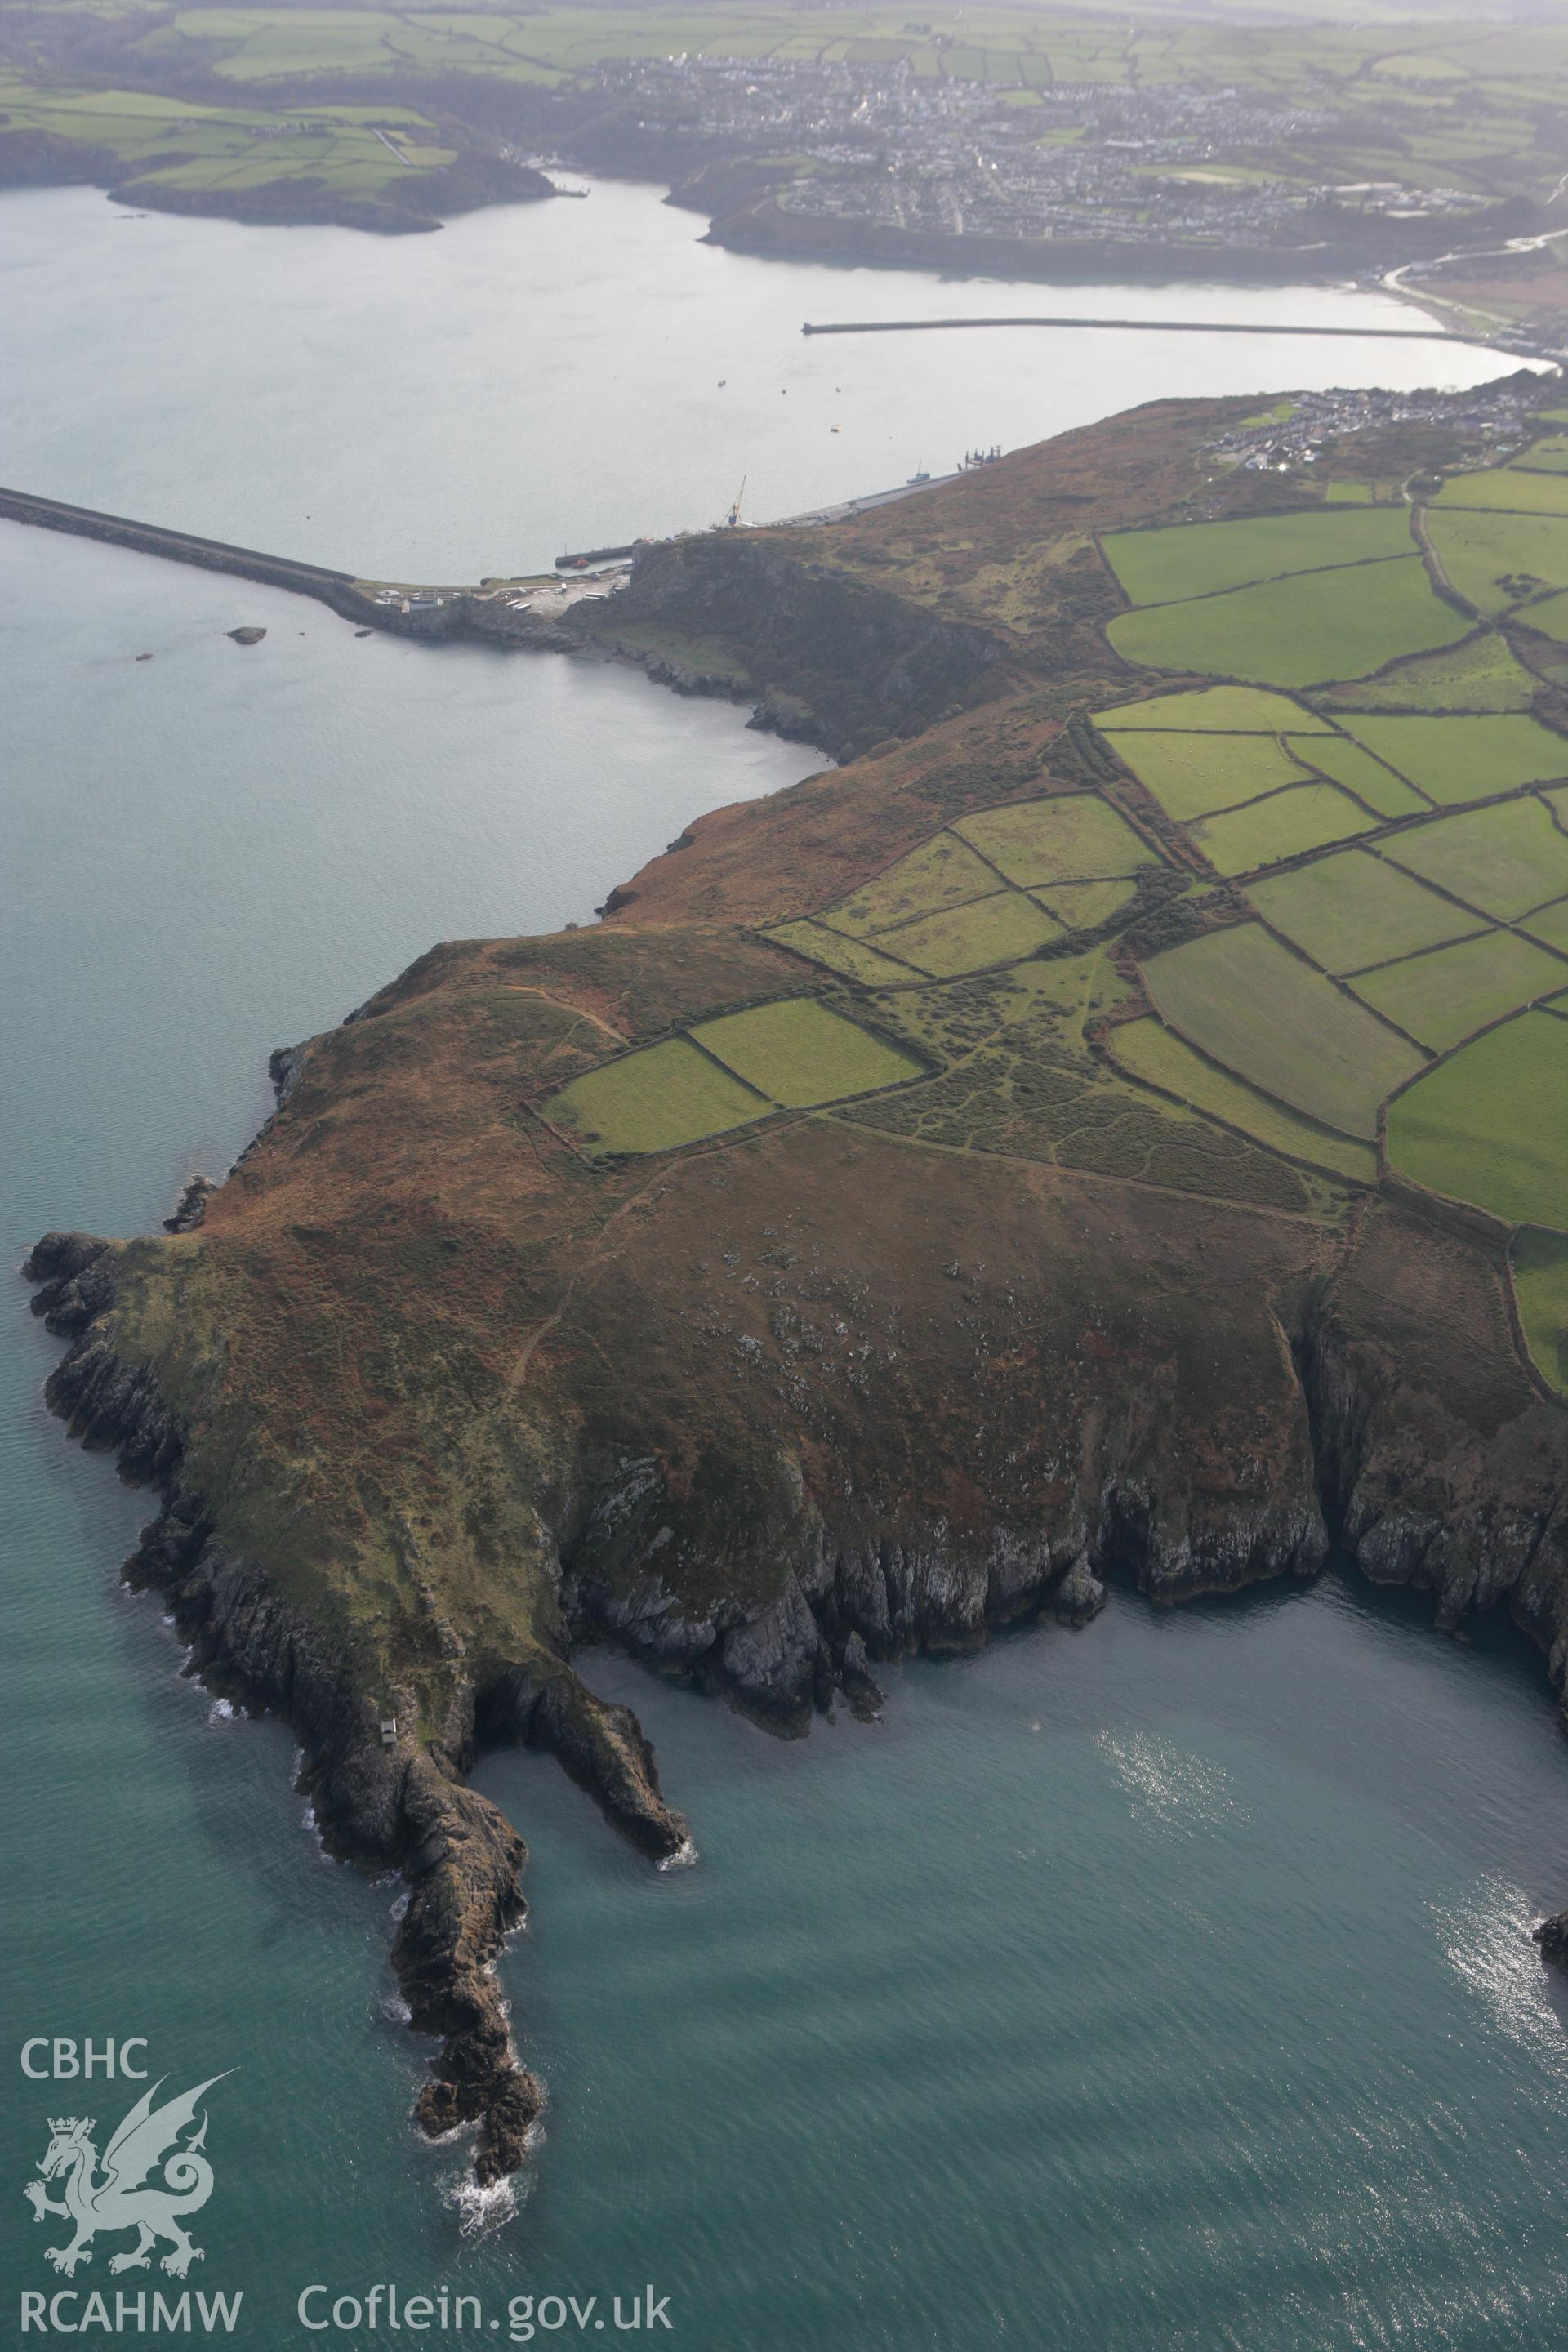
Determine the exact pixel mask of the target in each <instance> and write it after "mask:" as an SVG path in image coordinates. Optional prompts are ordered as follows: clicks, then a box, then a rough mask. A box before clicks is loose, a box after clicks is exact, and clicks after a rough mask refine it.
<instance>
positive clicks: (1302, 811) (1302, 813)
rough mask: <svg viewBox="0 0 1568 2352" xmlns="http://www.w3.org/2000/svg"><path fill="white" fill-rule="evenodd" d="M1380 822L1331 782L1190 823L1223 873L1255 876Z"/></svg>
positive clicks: (1302, 787) (1194, 836) (1305, 786)
mask: <svg viewBox="0 0 1568 2352" xmlns="http://www.w3.org/2000/svg"><path fill="white" fill-rule="evenodd" d="M1376 824H1377V819H1376V818H1375V817H1373V816H1369V815H1368V814H1367V813H1366V811H1365V810H1364V809H1363V808H1362V807H1361V806H1360V805H1359V803H1356V802H1355V801H1352V799H1351V798H1350V797H1349V796H1348V794H1346V793H1342V792H1340V791H1338V790H1337V789H1336V788H1335V786H1334V785H1332V784H1318V783H1310V784H1300V785H1298V786H1297V787H1296V789H1295V790H1294V791H1293V792H1288V793H1275V794H1274V795H1273V797H1272V798H1271V799H1269V800H1266V801H1258V802H1255V803H1254V804H1253V805H1252V807H1250V808H1241V809H1231V810H1229V811H1228V812H1227V813H1226V814H1224V815H1221V816H1211V817H1205V818H1203V819H1202V820H1201V821H1200V822H1199V823H1198V824H1192V825H1189V826H1188V828H1187V830H1188V833H1189V834H1190V835H1191V837H1192V839H1193V840H1194V842H1195V843H1196V844H1197V845H1198V847H1199V848H1200V849H1201V850H1202V851H1203V853H1204V856H1205V857H1206V858H1207V859H1208V861H1209V864H1210V865H1211V866H1213V867H1214V868H1215V872H1216V873H1219V874H1251V873H1254V872H1256V870H1257V869H1258V867H1259V866H1279V865H1280V864H1282V863H1283V861H1284V860H1285V859H1286V858H1287V857H1300V856H1302V855H1303V853H1304V852H1305V851H1307V850H1309V849H1325V848H1327V846H1328V845H1329V844H1330V843H1331V842H1334V841H1349V840H1351V839H1352V837H1353V836H1354V835H1356V834H1358V833H1370V832H1372V831H1373V828H1374V827H1375V825H1376Z"/></svg>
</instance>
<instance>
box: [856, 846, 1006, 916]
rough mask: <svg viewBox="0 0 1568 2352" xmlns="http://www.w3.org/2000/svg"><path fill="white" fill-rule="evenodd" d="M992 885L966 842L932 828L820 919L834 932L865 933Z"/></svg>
mask: <svg viewBox="0 0 1568 2352" xmlns="http://www.w3.org/2000/svg"><path fill="white" fill-rule="evenodd" d="M996 887H997V883H996V877H995V875H994V873H993V872H992V870H991V868H990V866H987V865H986V864H985V862H984V859H983V858H980V857H976V856H975V855H974V852H973V849H971V848H970V847H969V845H968V844H967V843H966V842H963V841H960V840H959V839H958V837H957V836H956V835H954V834H951V833H936V834H933V835H931V839H930V840H929V841H922V842H921V844H920V845H919V846H918V847H917V848H914V849H911V850H910V852H909V854H908V856H904V857H900V859H899V860H898V861H897V863H896V864H894V865H892V866H889V867H888V868H887V871H886V872H885V873H882V874H879V875H878V876H877V877H876V878H875V879H874V880H873V881H870V882H868V883H867V884H866V886H865V887H864V888H863V889H860V890H857V891H856V892H855V894H854V896H853V897H852V898H846V899H845V900H844V901H843V903H842V905H840V906H837V907H829V908H828V909H827V911H826V914H824V915H823V916H822V917H821V918H820V920H821V921H823V922H825V923H829V924H831V925H832V927H833V929H835V930H836V931H849V932H851V933H854V934H856V935H858V936H864V935H865V934H866V933H868V932H872V931H882V930H886V929H887V928H888V926H889V924H890V923H901V922H904V921H905V920H907V919H909V918H910V916H912V915H930V914H935V913H936V912H937V911H938V910H939V909H940V908H943V907H954V906H957V905H958V904H960V902H961V901H962V900H963V899H965V898H984V897H985V896H986V894H987V893H988V892H990V891H992V890H994V889H995V888H996Z"/></svg>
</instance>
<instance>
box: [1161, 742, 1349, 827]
mask: <svg viewBox="0 0 1568 2352" xmlns="http://www.w3.org/2000/svg"><path fill="white" fill-rule="evenodd" d="M1314 740H1316V739H1314ZM1116 748H1117V751H1118V752H1119V754H1120V756H1121V758H1122V759H1123V760H1124V761H1126V763H1127V765H1128V766H1129V767H1130V768H1131V771H1132V772H1133V774H1134V775H1135V776H1136V777H1137V779H1138V781H1139V782H1140V783H1141V784H1146V785H1147V786H1148V788H1149V790H1150V791H1151V792H1152V793H1153V795H1154V798H1155V799H1156V800H1157V801H1158V802H1159V803H1160V806H1161V807H1162V808H1163V810H1164V812H1165V814H1166V815H1167V816H1173V817H1174V818H1175V819H1176V821H1177V823H1178V824H1182V823H1184V822H1185V820H1186V819H1187V818H1188V817H1194V816H1207V815H1208V814H1211V812H1212V811H1214V810H1215V809H1227V808H1235V807H1237V805H1238V804H1239V803H1241V802H1243V801H1255V800H1258V799H1259V798H1260V797H1261V795H1262V794H1263V793H1274V792H1278V791H1279V788H1280V787H1281V785H1284V784H1297V783H1304V782H1307V781H1308V776H1307V772H1306V770H1305V769H1304V768H1302V767H1301V766H1300V765H1299V763H1298V762H1297V761H1294V760H1293V759H1291V757H1290V755H1289V752H1288V751H1284V750H1283V749H1282V748H1281V746H1280V745H1279V742H1278V741H1277V740H1276V739H1275V738H1274V737H1273V736H1272V735H1203V734H1191V735H1158V734H1154V733H1152V732H1148V733H1135V734H1131V735H1128V736H1125V737H1123V738H1122V740H1121V741H1119V742H1118V743H1117V746H1116Z"/></svg>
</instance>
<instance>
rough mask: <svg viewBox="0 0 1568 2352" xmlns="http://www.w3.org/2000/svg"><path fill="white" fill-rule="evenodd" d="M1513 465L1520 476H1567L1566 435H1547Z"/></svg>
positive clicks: (1567, 443) (1567, 453) (1516, 459)
mask: <svg viewBox="0 0 1568 2352" xmlns="http://www.w3.org/2000/svg"><path fill="white" fill-rule="evenodd" d="M1513 463H1514V468H1515V470H1516V471H1517V472H1519V473H1521V474H1568V433H1549V434H1548V435H1547V436H1546V437H1545V439H1544V440H1542V441H1536V442H1534V443H1532V444H1531V447H1530V448H1528V449H1527V450H1526V451H1525V453H1524V455H1523V457H1516V458H1515V459H1514V461H1513Z"/></svg>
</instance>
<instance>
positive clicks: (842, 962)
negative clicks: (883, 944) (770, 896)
mask: <svg viewBox="0 0 1568 2352" xmlns="http://www.w3.org/2000/svg"><path fill="white" fill-rule="evenodd" d="M763 938H764V939H768V940H777V941H778V943H779V945H780V947H783V948H793V949H794V950H795V953H796V955H804V956H810V958H811V959H812V961H813V962H814V963H820V964H826V967H827V969H828V971H837V972H842V973H843V975H844V977H845V979H846V980H864V981H869V982H873V983H874V982H877V981H889V980H900V979H902V978H904V977H905V974H904V971H903V968H902V967H901V966H900V965H899V964H897V963H895V962H893V961H891V960H890V959H889V957H887V956H885V955H880V954H879V953H878V951H877V950H876V949H875V948H873V947H868V946H867V944H866V942H865V940H856V939H849V938H847V936H846V935H845V934H844V933H843V932H842V931H830V930H829V929H827V928H826V925H825V924H822V923H804V922H803V923H775V924H774V925H773V929H772V930H769V931H764V932H763Z"/></svg>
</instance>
